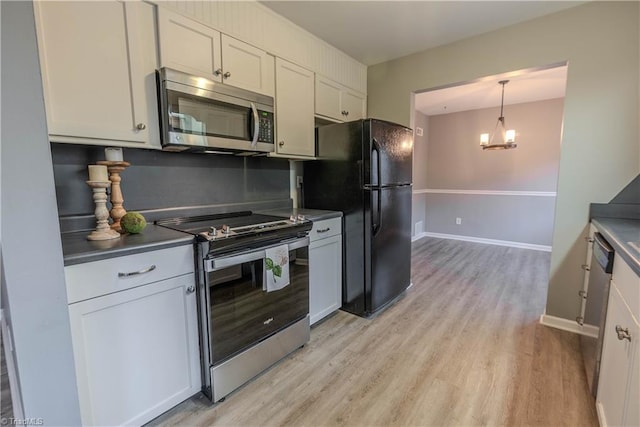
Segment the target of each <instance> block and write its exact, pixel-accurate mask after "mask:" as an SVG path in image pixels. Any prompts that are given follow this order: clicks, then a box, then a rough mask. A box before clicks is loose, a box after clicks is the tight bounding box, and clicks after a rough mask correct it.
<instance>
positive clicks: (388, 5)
mask: <svg viewBox="0 0 640 427" xmlns="http://www.w3.org/2000/svg"><path fill="white" fill-rule="evenodd" d="M262 3H263V4H264V5H265V6H267V7H268V8H270V9H272V10H273V11H275V12H276V13H278V14H280V15H282V16H284V17H285V18H287V19H289V20H290V21H292V22H293V23H295V24H297V25H298V26H300V27H302V28H303V29H305V30H307V31H308V32H310V33H312V34H314V35H315V36H317V37H319V38H321V39H322V40H324V41H326V42H327V43H329V44H331V45H333V46H334V47H336V48H338V49H340V50H342V51H343V52H345V53H346V54H348V55H349V56H351V57H352V58H355V59H356V60H358V61H360V62H361V63H363V64H365V65H373V64H378V63H380V62H385V61H389V60H391V59H395V58H399V57H402V56H405V55H409V54H412V53H415V52H420V51H423V50H426V49H430V48H433V47H436V46H441V45H444V44H448V43H452V42H454V41H457V40H462V39H465V38H468V37H473V36H476V35H478V34H482V33H486V32H489V31H493V30H496V29H498V28H502V27H506V26H509V25H513V24H517V23H519V22H523V21H527V20H529V19H533V18H536V17H539V16H543V15H547V14H550V13H554V12H558V11H560V10H563V9H567V8H570V7H573V6H577V5H580V4H582V3H584V1H362V0H360V1H300V0H291V1H271V0H267V1H262Z"/></svg>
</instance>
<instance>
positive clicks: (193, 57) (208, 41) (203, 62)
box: [158, 7, 222, 82]
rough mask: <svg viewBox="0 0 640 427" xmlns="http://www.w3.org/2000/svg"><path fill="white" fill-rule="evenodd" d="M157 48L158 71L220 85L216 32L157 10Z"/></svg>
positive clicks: (218, 42) (218, 35)
mask: <svg viewBox="0 0 640 427" xmlns="http://www.w3.org/2000/svg"><path fill="white" fill-rule="evenodd" d="M158 44H159V48H160V64H161V66H162V67H168V68H173V69H175V70H178V71H182V72H185V73H189V74H193V75H196V76H199V77H205V78H207V79H210V80H213V81H216V82H221V81H222V59H221V53H220V33H219V32H218V31H216V30H214V29H212V28H209V27H207V26H206V25H202V24H200V23H199V22H196V21H194V20H192V19H189V18H187V17H184V16H182V15H178V14H177V13H174V12H171V11H168V10H166V9H164V8H162V7H159V8H158Z"/></svg>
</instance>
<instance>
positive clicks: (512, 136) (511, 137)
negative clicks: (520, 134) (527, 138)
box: [504, 129, 516, 143]
mask: <svg viewBox="0 0 640 427" xmlns="http://www.w3.org/2000/svg"><path fill="white" fill-rule="evenodd" d="M504 139H505V142H507V143H509V142H515V141H516V131H515V129H509V130H507V132H506V133H505V135H504Z"/></svg>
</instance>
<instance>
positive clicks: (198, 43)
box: [158, 7, 274, 96]
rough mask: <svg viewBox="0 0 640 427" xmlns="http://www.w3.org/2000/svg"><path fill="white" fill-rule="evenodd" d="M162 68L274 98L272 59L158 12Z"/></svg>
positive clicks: (178, 17)
mask: <svg viewBox="0 0 640 427" xmlns="http://www.w3.org/2000/svg"><path fill="white" fill-rule="evenodd" d="M158 43H159V48H160V49H159V50H160V64H161V66H162V67H168V68H173V69H175V70H178V71H183V72H185V73H189V74H193V75H196V76H199V77H206V78H208V79H210V80H213V81H216V82H223V83H225V84H228V85H231V86H235V87H239V88H242V89H247V90H250V91H253V92H257V93H261V94H264V95H269V96H273V94H274V74H273V73H274V57H273V56H272V55H269V54H267V53H266V52H265V51H263V50H260V49H258V48H256V47H254V46H251V45H250V44H247V43H245V42H242V41H240V40H237V39H234V38H233V37H229V36H227V35H225V34H220V32H219V31H216V30H214V29H213V28H210V27H207V26H206V25H202V24H200V23H199V22H197V21H194V20H193V19H190V18H187V17H185V16H182V15H179V14H177V13H175V12H171V11H169V10H167V9H164V8H162V7H159V8H158Z"/></svg>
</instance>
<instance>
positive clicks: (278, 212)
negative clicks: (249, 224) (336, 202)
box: [257, 208, 342, 221]
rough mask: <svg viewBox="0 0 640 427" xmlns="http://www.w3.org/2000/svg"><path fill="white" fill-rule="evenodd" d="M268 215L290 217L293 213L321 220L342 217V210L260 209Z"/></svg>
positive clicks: (312, 219)
mask: <svg viewBox="0 0 640 427" xmlns="http://www.w3.org/2000/svg"><path fill="white" fill-rule="evenodd" d="M257 213H262V214H266V215H274V216H281V217H285V218H289V217H290V216H291V215H296V216H297V215H304V216H305V218H307V219H309V220H311V221H321V220H323V219H330V218H340V217H342V212H340V211H325V210H320V209H302V208H290V209H270V210H266V211H260V212H257Z"/></svg>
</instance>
